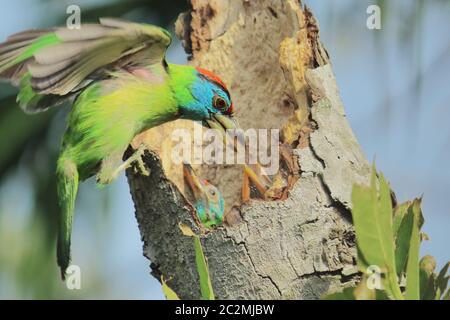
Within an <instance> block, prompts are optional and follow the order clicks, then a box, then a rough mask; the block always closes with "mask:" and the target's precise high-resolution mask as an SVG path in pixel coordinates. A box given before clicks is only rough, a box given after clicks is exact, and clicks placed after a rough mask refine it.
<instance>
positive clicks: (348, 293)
mask: <svg viewBox="0 0 450 320" xmlns="http://www.w3.org/2000/svg"><path fill="white" fill-rule="evenodd" d="M353 290H355V288H345V289H344V290H343V291H342V292H336V293H332V294H329V295H327V296H325V297H323V298H322V299H323V300H355V296H354V295H353Z"/></svg>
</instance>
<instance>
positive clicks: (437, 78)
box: [0, 0, 450, 299]
mask: <svg viewBox="0 0 450 320" xmlns="http://www.w3.org/2000/svg"><path fill="white" fill-rule="evenodd" d="M305 2H306V3H307V4H308V5H309V6H310V7H311V9H312V11H313V12H314V14H315V15H316V17H317V18H318V21H319V24H320V27H321V37H322V41H323V42H324V43H325V46H326V47H327V49H328V51H329V53H330V55H331V57H332V62H333V67H334V71H335V74H336V77H337V79H338V84H339V87H340V90H341V95H342V99H343V101H344V105H345V108H346V112H347V116H348V119H349V121H350V124H351V126H352V128H353V130H354V131H355V134H356V136H357V138H358V140H359V142H360V144H361V146H362V148H363V149H364V151H365V154H366V156H367V157H368V159H369V160H372V159H376V163H377V166H378V169H379V170H381V171H383V172H384V173H385V175H386V176H387V178H388V179H389V180H390V182H391V184H392V186H393V189H394V190H395V191H396V193H397V196H398V198H399V200H400V201H404V200H407V199H412V198H413V197H416V196H421V195H423V196H424V203H423V210H424V215H425V219H426V223H425V227H424V231H425V232H426V233H427V234H428V235H429V236H430V238H431V239H430V241H427V242H425V243H424V244H423V245H422V254H423V255H424V254H431V255H433V256H435V257H436V259H437V262H438V267H441V266H443V264H444V263H445V262H447V261H448V260H449V258H450V254H449V253H450V252H449V251H450V250H449V249H448V243H450V235H449V232H448V228H449V226H450V212H449V211H450V209H449V206H448V204H447V202H446V200H447V198H446V197H448V196H450V194H449V193H450V183H449V181H450V170H449V169H448V167H447V165H448V164H450V126H449V125H448V120H449V117H450V107H449V104H450V90H449V89H450V88H449V84H450V38H449V37H448V30H450V21H449V19H448V16H449V13H450V1H449V0H427V1H425V0H396V1H386V0H384V1H376V0H373V1H367V0H364V1H361V0H341V1H319V0H309V1H305ZM72 4H77V5H79V6H80V7H81V10H82V15H81V18H82V21H83V22H87V21H95V20H96V19H97V17H99V16H122V17H125V18H127V19H130V20H134V21H139V22H150V23H154V24H157V25H160V26H163V27H166V28H167V29H169V30H170V31H171V32H172V33H173V24H174V21H175V19H176V17H177V16H178V14H179V13H180V12H182V11H184V10H186V8H187V5H186V2H185V1H184V0H172V1H170V2H169V1H157V0H122V1H119V0H117V1H114V0H89V1H76V0H70V1H66V0H64V1H61V0H16V1H8V2H4V3H2V10H1V11H0V42H1V41H4V40H5V39H6V37H7V36H8V35H10V34H12V33H14V32H18V31H21V30H24V29H27V28H33V27H50V26H55V25H62V24H64V23H65V19H66V17H67V14H66V9H67V7H68V6H69V5H72ZM371 4H378V5H379V6H380V7H381V8H382V30H369V29H367V27H366V19H367V17H368V15H367V14H366V9H367V7H368V6H369V5H371ZM168 56H169V57H168V59H169V60H170V61H171V62H174V63H185V62H186V55H185V53H184V51H183V49H182V48H181V45H180V43H179V42H178V41H176V40H175V41H174V43H173V45H172V47H171V49H170V51H169V53H168ZM15 93H16V91H15V89H13V88H11V87H10V86H8V85H6V84H4V83H0V299H17V298H18V299H23V298H25V299H34V298H37V299H71V298H85V299H90V298H97V299H110V298H114V299H162V298H164V296H163V294H162V291H161V286H160V284H159V283H158V281H156V279H154V278H153V277H151V276H150V275H149V267H148V266H149V262H148V261H147V260H146V258H144V257H143V255H142V242H141V240H140V235H139V230H138V227H137V223H136V219H135V217H134V207H133V203H132V201H131V197H130V195H129V189H128V184H127V182H126V179H125V177H124V176H123V175H122V176H121V177H120V179H118V180H117V181H116V182H115V183H113V184H112V185H111V186H109V187H108V188H105V189H103V190H98V189H97V188H96V186H95V183H94V182H93V181H88V182H86V183H83V184H81V187H80V192H79V195H78V199H77V205H76V214H75V215H76V219H75V225H74V235H73V241H72V246H73V256H74V257H76V261H75V262H76V264H77V265H79V266H80V267H81V270H82V284H81V285H82V287H81V290H68V289H67V288H66V287H65V285H64V284H63V283H62V282H61V281H60V278H59V272H58V270H57V268H56V263H55V243H54V241H55V236H56V223H55V221H56V215H57V212H58V211H57V209H58V208H57V201H56V191H55V190H56V186H55V174H54V172H55V163H56V157H57V154H58V150H59V144H60V139H61V137H62V133H63V131H64V128H65V122H64V121H65V120H64V119H65V115H66V114H67V112H68V108H67V106H66V107H65V108H62V110H59V111H58V110H57V111H53V112H49V113H45V114H41V115H37V116H33V117H29V116H26V115H24V114H23V113H22V112H21V111H20V109H19V108H17V106H16V105H15V97H14V94H15Z"/></svg>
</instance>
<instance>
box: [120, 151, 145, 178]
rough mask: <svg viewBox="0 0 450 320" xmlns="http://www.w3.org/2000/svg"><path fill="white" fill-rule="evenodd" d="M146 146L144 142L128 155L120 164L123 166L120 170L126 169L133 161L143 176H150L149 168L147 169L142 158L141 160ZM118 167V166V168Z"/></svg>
mask: <svg viewBox="0 0 450 320" xmlns="http://www.w3.org/2000/svg"><path fill="white" fill-rule="evenodd" d="M145 150H146V146H145V145H144V144H141V145H140V146H139V148H138V149H137V150H136V151H135V152H134V153H133V154H132V155H131V157H129V158H128V159H127V160H126V161H125V162H124V163H123V164H122V165H121V166H123V169H122V170H126V169H127V168H129V167H130V166H131V164H132V163H133V162H135V163H136V164H137V167H136V169H137V170H136V171H137V172H139V173H140V174H142V175H143V176H146V177H148V176H150V173H151V171H150V169H148V168H147V167H146V165H145V163H144V160H142V157H143V156H144V154H145ZM118 169H119V168H118Z"/></svg>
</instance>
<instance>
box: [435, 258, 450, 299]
mask: <svg viewBox="0 0 450 320" xmlns="http://www.w3.org/2000/svg"><path fill="white" fill-rule="evenodd" d="M449 266H450V262H447V263H446V264H445V266H444V267H443V268H442V270H441V271H440V272H439V275H438V276H437V278H436V287H437V288H438V289H439V290H440V292H441V293H442V294H444V293H445V291H446V290H447V286H448V279H449V276H447V272H448V268H449ZM439 298H440V297H439Z"/></svg>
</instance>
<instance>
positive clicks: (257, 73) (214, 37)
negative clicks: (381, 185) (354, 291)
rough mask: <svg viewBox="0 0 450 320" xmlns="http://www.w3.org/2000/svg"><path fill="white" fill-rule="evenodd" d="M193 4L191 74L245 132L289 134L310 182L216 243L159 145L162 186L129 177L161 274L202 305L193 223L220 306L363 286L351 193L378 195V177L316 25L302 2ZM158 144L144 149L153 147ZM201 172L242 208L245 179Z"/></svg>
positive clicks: (252, 207)
mask: <svg viewBox="0 0 450 320" xmlns="http://www.w3.org/2000/svg"><path fill="white" fill-rule="evenodd" d="M190 2H191V11H190V12H188V13H186V14H183V15H180V18H179V20H178V22H177V34H178V36H179V37H180V38H181V39H182V40H183V45H184V47H185V48H186V51H187V52H188V53H190V54H191V55H192V64H193V65H198V66H202V67H203V68H205V69H209V70H211V71H213V72H215V73H216V74H218V75H220V76H221V78H222V79H223V80H224V82H225V83H227V84H228V88H229V89H230V92H231V95H232V98H233V101H234V103H235V105H236V111H237V115H236V117H237V119H238V121H239V123H240V124H241V126H242V127H243V128H278V129H280V132H281V137H282V140H283V143H285V144H288V145H289V146H290V147H291V148H293V155H294V159H296V161H297V162H298V173H297V175H298V177H299V179H298V180H297V181H296V183H295V184H294V185H293V187H292V188H291V189H290V190H289V195H288V197H287V199H286V200H279V201H261V200H252V201H250V202H249V203H246V204H244V205H242V206H238V207H235V208H234V212H237V213H238V215H237V218H238V219H237V223H234V225H232V226H225V227H220V228H217V229H214V230H212V231H205V230H203V229H202V228H201V227H199V226H198V224H197V223H196V222H195V221H194V220H195V219H193V218H192V217H193V208H192V206H191V204H190V202H189V200H188V198H187V197H186V196H184V190H183V186H182V183H181V182H180V181H182V178H180V177H181V169H180V168H179V167H175V166H172V165H170V164H168V161H166V160H167V159H166V158H167V156H165V154H166V153H165V152H163V151H161V150H162V149H163V148H164V146H165V144H164V141H165V140H164V138H161V134H160V138H159V141H160V145H159V146H157V147H153V150H154V152H149V153H147V154H146V156H145V162H146V164H147V166H148V167H149V168H150V169H151V175H150V176H149V177H144V176H140V175H137V174H134V171H133V170H131V169H130V170H128V171H127V176H128V180H129V184H130V189H131V194H132V197H133V200H134V203H135V207H136V217H137V220H138V223H139V229H140V232H141V235H142V239H143V241H144V255H145V256H146V257H147V258H149V259H150V261H151V262H152V263H151V269H152V274H153V275H154V276H156V277H157V278H158V279H159V278H160V277H161V275H163V276H164V279H171V280H170V281H169V282H168V283H169V286H170V287H171V288H172V289H173V290H174V291H175V292H176V293H177V294H178V295H179V296H180V297H181V298H184V299H195V298H199V297H200V287H199V279H198V273H197V268H196V264H195V258H194V248H193V242H192V238H189V237H186V236H184V235H183V234H182V233H181V231H180V229H179V228H178V224H179V223H180V222H182V223H184V224H187V225H189V226H191V227H192V229H193V230H194V231H195V232H197V233H199V234H201V239H202V244H203V248H204V251H205V255H206V257H207V260H208V264H209V269H210V273H211V280H212V286H213V288H214V293H215V295H216V298H218V299H318V298H320V297H321V296H322V295H324V294H326V293H329V292H333V291H337V290H341V289H343V288H344V287H346V286H349V285H353V284H354V283H355V282H356V281H357V279H358V273H357V268H356V248H355V235H354V231H353V227H352V224H351V213H350V207H351V201H350V196H351V189H352V185H353V183H367V181H368V176H369V172H370V168H369V165H368V162H367V160H366V159H365V157H364V155H363V153H362V151H361V148H360V147H359V145H358V143H357V141H356V139H355V137H354V135H353V133H352V130H351V129H350V127H349V124H348V122H347V120H346V116H345V113H344V109H343V105H342V102H341V100H340V97H339V92H338V88H337V85H336V81H335V78H334V75H333V72H332V68H331V65H330V61H329V57H328V54H327V52H326V50H325V49H324V48H323V46H322V44H321V42H320V40H319V36H318V31H319V29H318V25H317V22H316V20H315V18H314V17H313V15H312V13H311V12H310V11H309V10H308V8H306V7H302V5H301V4H300V3H299V2H298V1H294V0H286V1H282V0H258V1H253V0H238V1H227V0H213V1H207V0H191V1H190ZM168 128H173V126H172V127H168ZM158 130H163V131H164V130H168V129H167V128H160V129H158ZM156 135H157V133H155V130H153V131H152V132H150V133H146V134H144V135H143V137H141V140H144V141H146V142H148V144H149V145H152V144H153V143H154V142H155V141H156V140H158V138H157V137H156ZM166 142H167V141H166ZM165 159H166V160H165ZM161 160H162V161H161ZM199 170H200V172H201V175H202V176H204V177H205V178H208V179H209V180H211V181H212V183H213V184H215V185H216V186H218V187H219V189H220V190H221V191H222V192H223V193H224V194H225V198H226V200H227V203H229V204H234V203H236V202H237V200H238V198H239V192H240V183H239V181H241V179H240V177H239V175H240V174H241V171H242V167H239V166H231V167H230V166H226V167H224V166H201V167H199ZM236 181H238V182H236ZM230 208H231V205H229V206H228V207H227V209H230ZM236 208H238V209H236ZM235 218H236V217H235ZM235 220H236V219H235Z"/></svg>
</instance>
